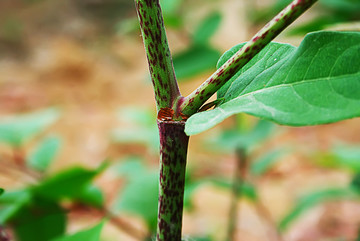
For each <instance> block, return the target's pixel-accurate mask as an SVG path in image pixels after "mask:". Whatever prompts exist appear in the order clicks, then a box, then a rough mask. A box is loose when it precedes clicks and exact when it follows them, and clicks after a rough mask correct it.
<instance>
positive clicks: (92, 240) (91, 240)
mask: <svg viewBox="0 0 360 241" xmlns="http://www.w3.org/2000/svg"><path fill="white" fill-rule="evenodd" d="M103 226H104V221H102V222H101V223H99V224H97V225H96V226H94V227H92V228H90V229H86V230H83V231H80V232H78V233H75V234H72V235H68V236H64V237H60V238H56V239H52V240H51V241H99V240H100V234H101V230H102V228H103Z"/></svg>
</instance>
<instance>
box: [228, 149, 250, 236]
mask: <svg viewBox="0 0 360 241" xmlns="http://www.w3.org/2000/svg"><path fill="white" fill-rule="evenodd" d="M234 170H235V171H234V178H233V187H232V199H231V205H230V212H229V223H228V230H227V237H226V240H227V241H234V240H235V234H236V227H237V219H238V215H237V214H238V212H239V205H238V201H239V197H240V196H241V190H242V187H243V185H244V181H245V178H246V172H247V171H246V170H247V156H246V151H245V149H243V148H238V149H237V150H236V166H235V169H234Z"/></svg>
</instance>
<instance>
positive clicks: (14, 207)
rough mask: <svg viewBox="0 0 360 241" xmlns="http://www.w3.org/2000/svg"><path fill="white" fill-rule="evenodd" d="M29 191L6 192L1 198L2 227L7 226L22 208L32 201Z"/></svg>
mask: <svg viewBox="0 0 360 241" xmlns="http://www.w3.org/2000/svg"><path fill="white" fill-rule="evenodd" d="M31 197H32V196H31V193H30V192H29V191H28V190H19V191H10V192H5V193H3V194H2V195H1V196H0V225H4V224H6V223H7V222H8V221H9V220H10V219H12V218H13V217H14V216H16V215H17V213H18V212H19V210H21V208H22V207H23V206H24V205H26V204H28V203H29V202H30V201H31Z"/></svg>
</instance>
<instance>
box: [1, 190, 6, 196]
mask: <svg viewBox="0 0 360 241" xmlns="http://www.w3.org/2000/svg"><path fill="white" fill-rule="evenodd" d="M4 192H5V190H4V189H3V188H0V196H1V195H2V194H3V193H4Z"/></svg>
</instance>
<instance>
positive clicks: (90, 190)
mask: <svg viewBox="0 0 360 241" xmlns="http://www.w3.org/2000/svg"><path fill="white" fill-rule="evenodd" d="M76 199H77V200H78V201H80V202H82V203H85V204H89V205H91V206H94V207H97V208H100V207H103V206H104V195H103V193H102V191H101V189H100V188H98V187H96V186H94V185H91V184H90V185H87V186H85V187H84V188H83V189H82V190H81V191H80V193H79V195H78V196H77V197H76Z"/></svg>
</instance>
